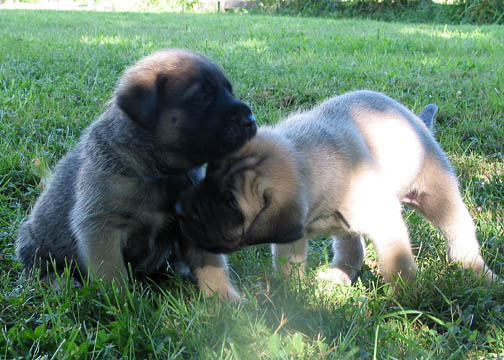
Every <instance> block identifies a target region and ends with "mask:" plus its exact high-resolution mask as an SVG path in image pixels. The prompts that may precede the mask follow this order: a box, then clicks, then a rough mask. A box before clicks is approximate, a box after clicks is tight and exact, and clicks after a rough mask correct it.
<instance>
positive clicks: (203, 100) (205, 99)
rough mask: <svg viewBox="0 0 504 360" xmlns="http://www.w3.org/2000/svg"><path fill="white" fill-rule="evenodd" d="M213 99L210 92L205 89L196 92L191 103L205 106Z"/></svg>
mask: <svg viewBox="0 0 504 360" xmlns="http://www.w3.org/2000/svg"><path fill="white" fill-rule="evenodd" d="M211 101H212V99H211V96H210V94H208V92H205V91H201V92H199V93H198V94H195V95H194V96H193V97H192V99H191V103H192V105H194V106H205V105H208V104H210V102H211Z"/></svg>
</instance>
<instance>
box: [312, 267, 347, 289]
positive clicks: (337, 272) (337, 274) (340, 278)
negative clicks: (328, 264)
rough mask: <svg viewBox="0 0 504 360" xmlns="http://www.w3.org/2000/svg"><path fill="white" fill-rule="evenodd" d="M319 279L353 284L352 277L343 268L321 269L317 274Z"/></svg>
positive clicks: (334, 282)
mask: <svg viewBox="0 0 504 360" xmlns="http://www.w3.org/2000/svg"><path fill="white" fill-rule="evenodd" d="M317 278H318V279H319V280H324V281H330V282H331V283H333V284H341V285H351V284H352V279H351V278H350V276H348V274H347V273H345V272H344V271H343V270H341V269H338V268H330V269H328V270H327V271H319V272H318V274H317Z"/></svg>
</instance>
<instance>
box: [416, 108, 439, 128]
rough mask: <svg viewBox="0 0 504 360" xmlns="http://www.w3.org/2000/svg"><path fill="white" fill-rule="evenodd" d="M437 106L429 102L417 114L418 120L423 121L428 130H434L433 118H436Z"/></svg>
mask: <svg viewBox="0 0 504 360" xmlns="http://www.w3.org/2000/svg"><path fill="white" fill-rule="evenodd" d="M438 110H439V107H438V106H437V105H436V104H429V105H427V106H426V107H424V108H423V109H422V112H421V113H420V114H419V115H418V117H419V118H420V120H422V121H423V123H424V124H425V126H427V129H429V131H430V132H434V120H436V114H437V112H438Z"/></svg>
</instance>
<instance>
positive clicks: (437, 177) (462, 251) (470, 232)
mask: <svg viewBox="0 0 504 360" xmlns="http://www.w3.org/2000/svg"><path fill="white" fill-rule="evenodd" d="M418 183H419V184H420V185H419V189H418V191H417V194H416V199H415V200H416V205H417V206H418V208H419V210H420V211H421V212H422V213H423V214H424V215H425V216H426V217H427V219H429V220H430V221H431V222H432V223H433V224H434V225H436V226H437V227H438V228H439V229H440V230H441V232H442V233H443V236H444V238H445V240H446V244H447V248H448V256H449V258H450V260H451V261H452V262H454V263H460V264H461V265H462V267H464V268H472V269H474V271H475V272H476V273H477V274H480V276H482V277H483V278H484V279H485V281H486V282H488V283H490V282H492V281H498V280H499V277H498V276H497V275H495V274H494V273H493V272H492V271H491V270H490V269H489V268H488V267H487V266H486V265H485V262H484V261H483V257H482V256H481V253H480V246H479V243H478V240H477V238H476V229H475V225H474V222H473V220H472V218H471V215H470V214H469V211H468V210H467V208H466V206H465V204H464V202H463V201H462V197H461V195H460V192H459V189H458V184H457V181H456V179H455V177H454V176H453V175H452V173H451V172H450V171H448V170H446V169H444V168H443V167H442V166H440V165H439V164H437V163H434V162H433V161H431V162H430V163H428V164H427V165H426V168H425V169H424V171H423V172H422V175H421V178H420V181H419V182H418Z"/></svg>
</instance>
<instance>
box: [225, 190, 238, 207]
mask: <svg viewBox="0 0 504 360" xmlns="http://www.w3.org/2000/svg"><path fill="white" fill-rule="evenodd" d="M222 200H223V201H224V203H225V204H226V205H227V206H228V207H230V208H231V209H238V203H237V202H236V199H235V197H234V195H233V193H232V192H231V191H226V192H225V193H224V196H223V197H222Z"/></svg>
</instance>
